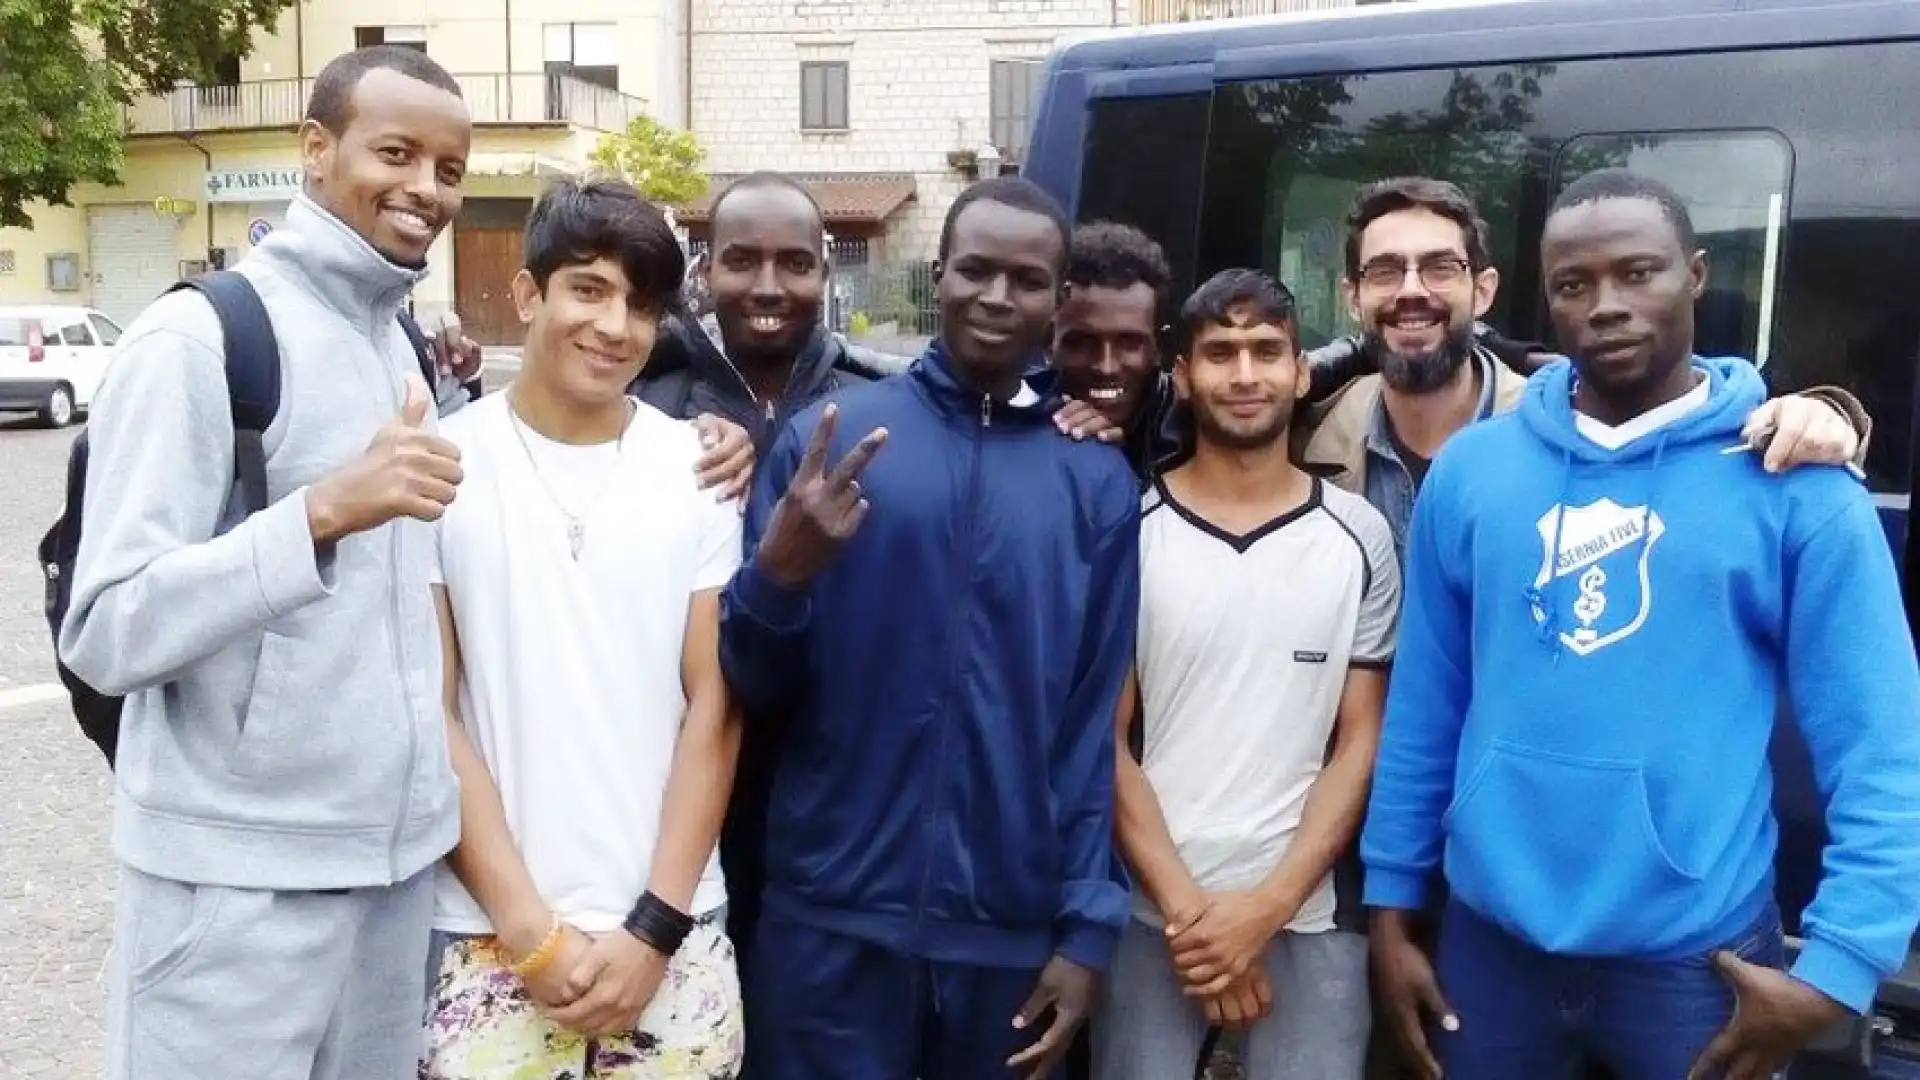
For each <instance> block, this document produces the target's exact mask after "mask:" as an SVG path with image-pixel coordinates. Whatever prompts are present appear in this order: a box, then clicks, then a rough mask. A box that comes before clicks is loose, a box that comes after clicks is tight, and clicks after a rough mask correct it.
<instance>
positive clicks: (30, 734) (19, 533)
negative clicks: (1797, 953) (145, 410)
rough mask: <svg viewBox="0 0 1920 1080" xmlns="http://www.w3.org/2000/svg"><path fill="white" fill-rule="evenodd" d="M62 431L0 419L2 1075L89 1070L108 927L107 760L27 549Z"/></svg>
mask: <svg viewBox="0 0 1920 1080" xmlns="http://www.w3.org/2000/svg"><path fill="white" fill-rule="evenodd" d="M72 441H73V432H72V431H40V430H35V429H33V428H32V427H30V426H29V425H25V424H11V423H8V424H0V740H4V741H3V742H0V927H5V928H6V929H5V933H4V935H0V937H4V940H5V941H6V945H5V946H4V947H0V1077H5V1078H6V1080H16V1078H17V1080H28V1078H33V1077H59V1078H61V1080H67V1078H74V1080H81V1078H88V1077H95V1076H99V1075H100V1071H101V1067H102V1064H103V1063H102V1057H101V1038H102V1027H101V1017H102V1015H103V1006H104V1001H103V987H104V985H105V984H104V982H103V979H102V975H103V972H104V970H105V964H106V959H107V947H108V940H109V936H110V934H109V929H110V927H111V925H112V911H113V875H112V863H111V859H110V857H109V853H108V847H107V820H108V811H109V808H110V806H111V803H110V801H109V798H110V795H109V786H108V785H109V776H108V773H107V768H106V762H105V761H103V760H102V759H101V758H100V755H99V752H98V751H96V750H94V748H93V746H92V744H90V743H88V742H87V741H86V740H85V739H83V738H82V737H81V736H80V733H79V729H78V728H77V727H75V726H74V723H73V715H72V714H71V713H70V712H68V711H66V703H65V700H64V699H63V698H57V697H52V696H51V695H50V693H49V692H48V687H49V685H50V684H51V685H52V686H53V688H54V689H57V688H58V685H57V680H56V678H55V676H54V672H53V661H52V655H53V654H52V645H51V642H50V641H49V639H48V637H47V630H46V623H45V621H43V619H42V618H41V614H40V606H41V596H42V590H41V578H40V571H39V568H38V566H37V564H36V563H35V561H34V556H33V553H34V545H35V544H36V543H37V542H38V540H39V538H40V534H41V532H43V531H44V530H45V529H46V527H47V525H48V523H50V522H51V521H52V520H53V518H54V516H55V515H56V514H58V513H59V511H60V501H61V484H62V483H63V471H64V469H65V467H66V456H67V447H68V446H69V445H70V444H71V443H72Z"/></svg>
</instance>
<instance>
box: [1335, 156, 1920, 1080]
mask: <svg viewBox="0 0 1920 1080" xmlns="http://www.w3.org/2000/svg"><path fill="white" fill-rule="evenodd" d="M1541 249H1542V259H1541V263H1542V271H1543V274H1542V276H1543V278H1544V280H1545V284H1546V291H1547V298H1548V303H1549V306H1550V309H1551V312H1552V316H1553V320H1554V326H1555V330H1556V334H1557V337H1558V338H1559V340H1560V341H1561V342H1562V343H1563V344H1564V345H1565V346H1566V347H1567V351H1568V353H1569V355H1570V357H1571V364H1570V365H1569V363H1567V362H1556V363H1554V364H1552V365H1550V366H1548V367H1547V368H1546V369H1544V370H1543V371H1541V372H1540V373H1539V374H1536V375H1535V376H1534V377H1533V378H1532V379H1531V380H1530V382H1529V384H1528V386H1527V387H1526V391H1525V395H1524V397H1523V399H1522V402H1521V405H1520V409H1519V411H1518V412H1517V413H1514V414H1511V415H1508V416H1502V417H1496V418H1494V419H1492V420H1487V421H1483V422H1481V423H1479V424H1476V425H1474V426H1473V427H1471V428H1469V429H1467V430H1465V431H1462V432H1461V433H1459V434H1457V435H1455V436H1454V437H1453V438H1452V439H1451V440H1449V441H1448V443H1447V445H1446V447H1445V448H1444V449H1443V450H1442V451H1441V452H1440V455H1439V456H1438V458H1436V459H1435V461H1434V464H1433V468H1432V471H1431V472H1430V473H1429V475H1428V477H1427V481H1426V484H1425V486H1424V488H1423V490H1422V492H1421V496H1420V499H1419V501H1418V502H1417V504H1416V505H1415V508H1414V516H1413V524H1412V527H1411V531H1410V538H1409V545H1408V565H1407V579H1406V580H1407V602H1406V608H1405V614H1404V617H1403V622H1402V625H1401V642H1400V650H1399V655H1398V657H1397V659H1396V662H1395V666H1394V672H1393V681H1392V687H1391V690H1390V692H1389V696H1388V703H1387V715H1386V726H1385V732H1384V735H1383V739H1382V742H1381V747H1380V754H1379V759H1378V765H1377V770H1376V774H1375V778H1374V790H1373V800H1372V804H1371V806H1370V808H1369V810H1368V816H1367V824H1366V829H1365V832H1364V834H1363V840H1362V856H1363V858H1364V859H1365V862H1366V870H1367V877H1366V901H1367V903H1368V904H1369V905H1370V906H1373V907H1375V908H1376V909H1378V910H1377V911H1376V914H1375V917H1374V924H1373V942H1374V949H1375V958H1374V959H1375V970H1376V973H1377V975H1378V976H1379V978H1380V979H1381V981H1382V983H1383V984H1384V985H1383V993H1382V996H1383V998H1384V999H1385V1000H1387V1001H1389V1002H1392V1003H1394V1006H1393V1011H1394V1015H1392V1016H1389V1017H1383V1020H1385V1021H1386V1022H1390V1023H1395V1024H1396V1025H1397V1026H1399V1028H1400V1030H1401V1034H1402V1036H1403V1037H1406V1038H1408V1039H1409V1041H1410V1042H1412V1043H1414V1045H1415V1046H1416V1047H1421V1046H1424V1045H1425V1044H1424V1041H1422V1040H1420V1026H1421V1025H1420V1023H1419V1021H1418V1018H1417V1017H1416V1016H1415V1015H1413V1014H1414V1013H1415V1009H1414V1007H1413V1003H1415V1002H1418V1003H1419V1005H1420V1006H1422V1007H1424V1008H1425V1009H1427V1010H1430V1011H1431V1013H1432V1014H1433V1018H1434V1019H1435V1020H1436V1021H1438V1028H1439V1036H1438V1047H1437V1048H1438V1050H1439V1061H1438V1062H1435V1061H1434V1060H1433V1059H1431V1058H1428V1059H1427V1060H1426V1061H1425V1062H1424V1064H1425V1065H1426V1066H1427V1069H1426V1071H1427V1072H1428V1074H1429V1075H1432V1073H1433V1071H1434V1067H1435V1066H1436V1065H1438V1066H1443V1067H1444V1070H1445V1074H1446V1076H1447V1077H1448V1078H1449V1080H1509V1078H1511V1080H1558V1078H1560V1077H1564V1076H1566V1075H1568V1073H1569V1070H1570V1069H1571V1068H1572V1066H1573V1063H1574V1060H1575V1058H1576V1056H1577V1055H1580V1054H1582V1053H1585V1054H1591V1055H1594V1056H1596V1057H1598V1058H1600V1059H1602V1060H1604V1061H1605V1062H1606V1063H1607V1064H1608V1065H1610V1066H1611V1067H1612V1069H1613V1070H1614V1072H1615V1073H1616V1074H1618V1075H1621V1076H1626V1077H1632V1078H1634V1080H1683V1078H1686V1077H1699V1078H1702V1080H1720V1078H1721V1077H1727V1078H1731V1080H1760V1078H1761V1077H1766V1076H1771V1075H1773V1073H1774V1071H1775V1070H1777V1069H1778V1068H1780V1067H1781V1066H1782V1065H1783V1064H1784V1063H1785V1061H1786V1060H1787V1058H1788V1057H1790V1056H1791V1055H1792V1054H1793V1053H1794V1052H1796V1051H1797V1050H1799V1049H1800V1048H1801V1047H1802V1046H1804V1044H1805V1043H1806V1041H1807V1040H1808V1039H1809V1038H1810V1037H1811V1036H1813V1035H1814V1034H1816V1033H1817V1032H1819V1031H1820V1030H1821V1029H1822V1028H1823V1027H1825V1026H1826V1025H1828V1024H1831V1023H1833V1022H1835V1021H1837V1020H1839V1019H1841V1018H1842V1017H1844V1016H1845V1015H1846V1014H1848V1013H1849V1012H1851V1013H1856V1014H1857V1013H1860V1012H1862V1011H1864V1010H1865V1009H1867V1008H1868V1006H1869V1005H1870V1004H1871V1002H1872V1001H1873V998H1874V994H1875V991H1876V989H1877V987H1878V985H1879V983H1880V981H1881V980H1882V979H1883V978H1885V977H1886V976H1888V975H1890V974H1891V973H1892V972H1893V971H1895V970H1896V969H1898V968H1899V967H1900V965H1901V963H1902V961H1903V960H1904V959H1905V958H1906V953H1907V942H1908V940H1909V939H1910V938H1911V936H1912V934H1913V931H1914V926H1915V923H1916V919H1917V918H1920V725H1916V723H1915V716H1916V715H1917V714H1920V668H1916V664H1915V658H1914V651H1913V645H1912V642H1911V640H1910V638H1909V634H1908V627H1907V622H1906V618H1905V615H1904V613H1903V611H1902V610H1901V602H1900V590H1899V586H1898V583H1897V581H1896V579H1895V576H1894V568H1893V562H1892V559H1891V557H1890V553H1889V551H1888V548H1887V542H1886V538H1885V534H1884V532H1883V531H1882V529H1881V527H1880V524H1879V522H1878V520H1877V519H1876V517H1875V514H1874V509H1873V506H1872V505H1871V503H1870V501H1869V499H1868V497H1867V494H1866V492H1865V491H1864V490H1863V489H1862V488H1861V486H1860V485H1859V484H1858V483H1857V482H1856V481H1855V480H1853V479H1852V478H1851V477H1849V476H1848V474H1847V473H1846V472H1844V471H1842V470H1840V469H1837V468H1817V467H1816V468H1802V469H1794V470H1791V471H1789V472H1787V473H1784V474H1779V475H1770V474H1768V473H1767V472H1766V471H1765V470H1764V469H1763V468H1762V466H1761V461H1760V455H1758V454H1757V453H1754V452H1752V451H1751V450H1750V449H1749V448H1748V447H1747V444H1746V442H1745V441H1744V440H1743V439H1742V437H1741V434H1740V431H1741V425H1742V423H1743V421H1744V420H1745V417H1746V415H1747V413H1748V412H1750V411H1751V410H1752V409H1753V407H1754V406H1755V405H1758V404H1759V403H1760V400H1761V398H1762V396H1763V395H1764V393H1765V391H1764V389H1763V387H1762V385H1761V381H1760V378H1759V375H1758V374H1757V373H1756V372H1755V370H1754V368H1753V366H1752V365H1751V364H1749V363H1747V362H1746V361H1744V360H1710V359H1703V358H1700V357H1697V356H1694V355H1692V349H1693V321H1692V320H1693V299H1694V297H1696V296H1697V295H1698V294H1699V291H1700V289H1701V288H1702V287H1703V286H1704V284H1705V280H1706V272H1707V267H1706V260H1705V256H1704V254H1703V253H1701V252H1699V251H1698V250H1697V245H1696V244H1695V242H1694V234H1693V226H1692V224H1691V222H1690V220H1689V218H1688V215H1687V210H1686V207H1685V205H1684V204H1683V203H1681V202H1680V200H1679V199H1678V197H1677V196H1675V195H1674V194H1673V193H1672V192H1671V191H1670V190H1668V189H1667V188H1665V187H1664V186H1662V185H1660V184H1657V183H1654V182H1652V181H1648V180H1645V179H1642V178H1639V177H1636V176H1634V175H1632V174H1629V173H1623V172H1619V171H1605V172H1600V173H1595V174H1592V175H1590V176H1588V177H1585V178H1582V179H1581V180H1579V181H1576V182H1575V183H1574V184H1573V185H1571V186H1570V187H1569V188H1568V189H1567V191H1566V193H1565V194H1563V195H1562V196H1561V197H1560V198H1559V200H1558V201H1557V202H1556V203H1555V206H1554V210H1553V212H1552V213H1551V214H1550V215H1549V216H1548V219H1547V223H1546V228H1545V233H1544V235H1543V238H1542V241H1541ZM1783 691H1784V693H1785V695H1786V699H1787V703H1788V704H1790V705H1791V706H1792V710H1793V713H1794V715H1795V719H1796V720H1797V722H1798V724H1799V726H1800V728H1801V730H1802V732H1803V733H1804V735H1805V737H1806V741H1807V744H1808V747H1809V749H1810V750H1811V756H1812V762H1813V768H1814V773H1815V778H1816V781H1817V783H1818V786H1819V789H1820V793H1821V796H1822V799H1823V801H1824V804H1825V809H1826V821H1827V827H1828V833H1829V837H1830V838H1829V840H1828V843H1827V849H1826V853H1825V856H1824V859H1823V867H1824V875H1823V877H1822V879H1821V881H1820V885H1819V888H1818V890H1817V892H1816V894H1815V896H1814V899H1813V903H1812V904H1811V905H1810V906H1809V907H1808V908H1807V911H1806V914H1805V917H1804V921H1803V928H1802V936H1803V937H1804V938H1805V940H1806V946H1805V948H1804V949H1803V950H1802V951H1801V952H1800V954H1799V957H1798V959H1797V960H1796V961H1795V962H1794V963H1793V965H1792V968H1791V970H1790V971H1783V970H1781V965H1782V963H1783V942H1782V935H1781V922H1780V913H1779V910H1778V909H1777V907H1776V906H1775V901H1774V899H1773V881H1772V867H1773V855H1774V846H1775V842H1776V837H1777V831H1778V830H1777V827H1776V824H1775V821H1774V818H1773V814H1772V811H1771V809H1770V796H1771V792H1772V786H1773V779H1772V775H1771V772H1770V771H1769V767H1768V761H1767V745H1768V739H1769V735H1770V733H1771V731H1772V728H1773V725H1774V722H1775V709H1776V705H1777V704H1779V703H1780V702H1779V699H1780V696H1781V694H1782V692H1783ZM1442 868H1444V872H1445V876H1446V883H1447V885H1448V886H1449V889H1450V893H1451V895H1450V899H1449V900H1448V903H1447V908H1446V912H1445V914H1444V916H1443V920H1442V925H1441V930H1440V949H1439V957H1438V973H1437V978H1436V974H1435V971H1434V970H1433V969H1432V968H1431V967H1429V966H1428V964H1427V961H1426V960H1425V959H1424V957H1422V956H1421V954H1420V953H1419V951H1418V950H1417V949H1415V948H1413V947H1412V945H1411V944H1410V943H1409V942H1408V940H1407V935H1406V925H1405V922H1406V916H1407V914H1408V912H1409V911H1411V910H1413V909H1417V908H1419V907H1420V906H1421V904H1422V903H1423V902H1424V901H1425V900H1426V898H1427V897H1428V895H1429V890H1430V887H1431V885H1432V877H1433V874H1434V872H1435V871H1437V870H1441V869H1442ZM1736 998H1737V1001H1738V1009H1737V1010H1736V1009H1735V1002H1736Z"/></svg>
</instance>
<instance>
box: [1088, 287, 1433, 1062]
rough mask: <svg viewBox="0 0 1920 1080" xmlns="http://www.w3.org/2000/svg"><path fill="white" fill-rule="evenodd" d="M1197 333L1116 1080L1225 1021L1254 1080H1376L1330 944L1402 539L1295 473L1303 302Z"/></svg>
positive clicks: (1134, 798)
mask: <svg viewBox="0 0 1920 1080" xmlns="http://www.w3.org/2000/svg"><path fill="white" fill-rule="evenodd" d="M1181 326H1182V328H1183V330H1184V332H1185V339H1186V342H1187V344H1186V347H1185V348H1184V349H1183V350H1182V352H1181V354H1180V357H1179V360H1178V362H1177V364H1176V366H1175V368H1174V380H1175V385H1176V388H1177V390H1178V392H1179V394H1180V397H1181V398H1182V399H1183V400H1185V401H1186V402H1188V403H1189V405H1190V406H1191V411H1192V417H1193V424H1194V429H1195V430H1194V434H1195V449H1194V452H1193V454H1192V456H1191V457H1190V458H1188V459H1187V460H1185V461H1178V462H1176V463H1174V464H1173V465H1172V466H1171V467H1170V468H1169V469H1167V470H1166V471H1164V472H1163V473H1162V474H1161V475H1160V476H1159V477H1158V478H1157V479H1156V480H1155V483H1154V485H1153V487H1152V489H1151V490H1150V491H1149V492H1148V493H1147V495H1146V497H1145V499H1144V509H1143V517H1142V520H1141V527H1140V559H1141V570H1140V573H1141V591H1140V629H1139V647H1138V650H1137V652H1136V656H1135V665H1136V673H1137V679H1138V686H1139V691H1140V694H1139V699H1138V700H1139V702H1140V707H1141V708H1142V710H1143V717H1142V718H1143V720H1144V725H1143V726H1144V747H1143V750H1144V752H1143V754H1142V758H1141V760H1140V761H1139V762H1137V763H1136V762H1135V761H1134V759H1133V757H1132V756H1131V755H1130V754H1129V753H1127V752H1126V751H1125V750H1124V746H1125V744H1124V743H1122V744H1121V746H1122V747H1123V750H1122V752H1121V753H1120V754H1119V755H1118V760H1119V774H1118V778H1117V782H1116V789H1117V790H1116V799H1117V815H1118V820H1119V833H1120V843H1121V847H1122V850H1123V852H1124V853H1125V856H1126V858H1127V861H1128V863H1129V865H1130V866H1131V867H1132V869H1133V871H1134V875H1135V878H1136V880H1137V882H1138V892H1137V894H1136V897H1135V908H1134V919H1133V921H1132V923H1131V924H1130V925H1129V926H1128V928H1127V931H1126V932H1125V934H1124V935H1123V936H1122V937H1121V940H1120V945H1119V948H1118V950H1117V951H1116V952H1115V954H1114V959H1113V969H1112V977H1111V978H1110V979H1109V980H1108V983H1107V991H1106V994H1107V1001H1106V1005H1105V1011H1104V1012H1103V1013H1102V1014H1101V1021H1102V1022H1101V1023H1100V1024H1099V1025H1098V1026H1096V1027H1095V1028H1094V1043H1095V1051H1094V1052H1095V1058H1096V1060H1097V1062H1098V1065H1097V1069H1096V1075H1097V1076H1099V1077H1100V1078H1101V1080H1167V1078H1169V1077H1188V1076H1192V1075H1193V1072H1194V1061H1195V1058H1196V1056H1197V1055H1198V1053H1199V1051H1200V1049H1201V1046H1202V1043H1203V1040H1204V1039H1205V1036H1206V1032H1207V1028H1208V1027H1209V1025H1210V1024H1212V1025H1223V1026H1226V1027H1229V1028H1244V1029H1246V1056H1245V1067H1246V1074H1247V1076H1248V1078H1249V1080H1283V1078H1284V1080H1358V1078H1359V1077H1360V1076H1361V1075H1362V1073H1363V1072H1364V1069H1365V1062H1366V1050H1367V1034H1368V1030H1369V1022H1370V1017H1369V1009H1368V999H1367V948H1366V939H1365V938H1364V937H1362V936H1361V935H1359V934H1356V933H1352V932H1349V931H1345V930H1339V929H1336V928H1335V926H1334V883H1333V877H1332V870H1333V866H1334V862H1335V860H1336V859H1337V857H1338V856H1339V854H1340V852H1342V851H1343V850H1345V849H1346V848H1347V846H1348V845H1349V844H1350V843H1351V842H1352V840H1353V837H1354V835H1355V833H1356V832H1357V830H1358V829H1359V826H1360V818H1361V814H1362V811H1363V810H1364V808H1365V806H1366V797H1367V780H1368V775H1369V773H1370V772H1371V770H1372V768H1373V756H1374V749H1375V746H1376V745H1377V743H1378V741H1379V735H1380V713H1381V707H1382V702H1383V700H1384V697H1385V692H1386V671H1385V668H1386V666H1387V664H1388V662H1389V661H1390V660H1391V659H1392V653H1393V645H1394V624H1395V622H1396V620H1397V618H1398V614H1399V612H1398V607H1399V595H1400V574H1399V567H1398V565H1397V564H1396V562H1395V560H1394V551H1393V536H1392V533H1391V532H1390V531H1389V529H1388V527H1387V523H1386V520H1385V519H1384V518H1382V517H1381V516H1380V514H1379V512H1378V511H1376V510H1374V509H1373V508H1372V507H1370V506H1368V505H1367V503H1366V502H1365V500H1363V499H1361V498H1360V497H1359V496H1358V495H1354V494H1351V493H1349V492H1346V491H1342V490H1340V489H1339V488H1336V487H1334V486H1333V485H1331V484H1327V483H1324V482H1322V481H1321V480H1319V479H1317V478H1315V477H1313V476H1311V475H1309V474H1307V473H1306V472H1304V471H1302V470H1301V469H1299V468H1298V467H1297V466H1295V465H1294V464H1293V463H1292V462H1291V461H1289V460H1288V457H1287V439H1286V435H1287V427H1288V424H1289V423H1290V421H1291V419H1292V415H1293V410H1294V405H1295V402H1296V401H1297V400H1298V399H1299V398H1300V396H1301V395H1303V394H1304V393H1305V392H1306V389H1307V379H1306V365H1305V363H1304V361H1303V359H1302V358H1301V356H1300V354H1299V351H1298V349H1299V347H1298V338H1297V335H1296V324H1295V320H1294V305H1293V297H1292V296H1291V295H1290V294H1289V293H1288V292H1287V290H1286V288H1285V287H1284V286H1282V285H1281V284H1280V283H1279V282H1277V281H1275V280H1274V279H1273V278H1271V277H1269V276H1267V275H1266V274H1264V273H1261V272H1259V271H1256V270H1227V271H1223V272H1222V273H1220V274H1218V275H1216V276H1215V277H1213V278H1212V279H1211V280H1209V281H1208V282H1207V283H1206V284H1204V285H1202V286H1201V287H1200V288H1199V289H1198V290H1197V291H1196V292H1195V293H1194V294H1193V296H1192V297H1191V298H1190V299H1189V300H1188V301H1187V303H1186V306H1185V308H1184V310H1183V311H1182V312H1181ZM1122 700H1123V701H1125V702H1129V703H1130V702H1132V701H1133V700H1134V697H1133V695H1131V694H1128V695H1126V696H1124V697H1123V699H1122ZM1131 712H1132V710H1131V709H1130V708H1125V707H1123V708H1122V710H1121V713H1122V715H1121V716H1120V717H1118V723H1119V724H1120V727H1121V730H1122V731H1123V732H1124V731H1125V730H1126V729H1127V727H1128V726H1129V725H1130V724H1131V722H1132V715H1131ZM1329 743H1331V753H1329Z"/></svg>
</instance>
